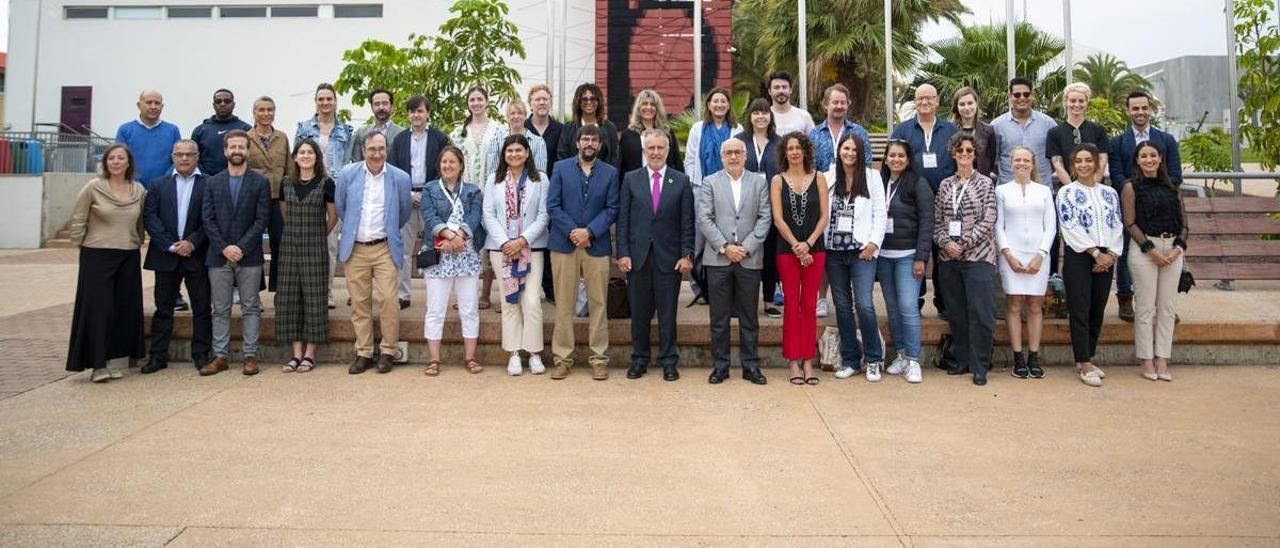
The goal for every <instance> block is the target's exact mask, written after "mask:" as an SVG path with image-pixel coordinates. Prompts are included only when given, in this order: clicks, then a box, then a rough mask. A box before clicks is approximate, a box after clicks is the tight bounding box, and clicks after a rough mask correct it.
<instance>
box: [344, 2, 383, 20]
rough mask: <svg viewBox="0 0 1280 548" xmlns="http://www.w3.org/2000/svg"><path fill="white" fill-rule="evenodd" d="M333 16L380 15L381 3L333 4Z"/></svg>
mask: <svg viewBox="0 0 1280 548" xmlns="http://www.w3.org/2000/svg"><path fill="white" fill-rule="evenodd" d="M333 16H334V17H335V18H353V17H382V4H334V6H333Z"/></svg>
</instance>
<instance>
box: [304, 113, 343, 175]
mask: <svg viewBox="0 0 1280 548" xmlns="http://www.w3.org/2000/svg"><path fill="white" fill-rule="evenodd" d="M352 132H353V130H352V129H351V126H350V125H349V124H347V123H346V122H343V121H342V120H337V121H336V122H334V124H333V131H331V132H329V153H328V154H326V155H325V166H324V167H325V168H326V169H327V171H328V172H329V176H330V177H333V179H334V180H335V181H336V180H338V174H339V173H342V168H343V167H345V166H346V165H347V161H348V160H349V159H350V155H351V134H352ZM303 139H311V140H313V141H315V142H317V143H319V142H320V126H319V125H318V124H316V117H315V115H314V114H313V115H312V116H311V118H308V119H306V120H303V121H301V122H298V131H297V132H296V133H295V134H294V137H293V142H294V143H297V142H299V141H301V140H303Z"/></svg>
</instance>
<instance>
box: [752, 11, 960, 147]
mask: <svg viewBox="0 0 1280 548" xmlns="http://www.w3.org/2000/svg"><path fill="white" fill-rule="evenodd" d="M806 6H807V9H808V11H807V13H806V17H807V27H808V28H807V29H806V30H807V31H808V34H807V35H806V40H807V41H808V50H809V61H808V67H807V70H808V73H809V76H810V78H809V92H810V93H809V100H810V101H809V102H810V104H816V103H817V102H818V101H817V99H818V98H819V96H820V95H821V93H822V90H823V88H825V87H826V86H827V85H829V84H832V83H834V82H841V83H843V84H844V85H846V86H848V87H849V89H850V91H851V93H852V94H853V96H852V97H850V98H849V102H850V105H849V113H850V116H851V117H853V118H854V119H857V120H861V121H863V122H869V121H871V120H874V119H877V118H878V117H879V116H880V115H881V113H882V112H883V111H884V109H883V103H882V101H883V99H882V98H881V94H880V90H881V89H883V85H884V78H886V77H892V75H886V74H884V54H885V52H884V3H883V2H882V1H881V0H809V2H807V4H806ZM795 10H796V3H795V1H794V0H742V1H739V2H737V3H736V4H734V8H733V18H734V44H735V47H738V48H739V49H740V50H747V54H748V55H747V56H748V58H749V59H751V62H752V63H753V64H754V65H755V67H756V70H759V71H761V73H760V74H755V73H750V72H748V73H747V76H746V80H748V81H740V83H741V85H739V84H735V87H736V88H738V89H740V90H749V91H751V92H753V93H759V87H758V86H759V78H760V77H761V76H763V74H765V73H767V72H769V71H772V70H779V69H781V70H788V71H791V73H792V74H795V73H796V72H797V62H798V61H797V59H796V57H797V56H796V51H797V47H798V42H797V37H796V30H797V29H796V27H797V25H796V13H795ZM964 13H968V10H967V9H966V8H965V7H964V5H963V4H962V3H961V2H960V1H959V0H897V1H895V2H893V28H892V29H891V30H892V34H893V62H894V70H895V72H899V73H903V72H908V71H910V70H912V69H914V68H915V67H916V66H917V65H918V64H919V63H920V62H921V61H922V60H923V59H924V58H925V57H926V56H927V54H928V51H929V50H928V48H927V47H926V46H925V45H924V44H923V43H922V42H921V40H920V32H921V30H922V29H923V27H924V26H925V25H926V24H928V23H936V22H940V21H949V22H951V23H953V24H956V25H959V24H960V20H959V17H960V15H962V14H964ZM756 50H758V51H756ZM751 79H754V80H755V81H756V83H755V84H754V85H755V86H756V87H755V89H751V87H752V83H751V82H749V80H751Z"/></svg>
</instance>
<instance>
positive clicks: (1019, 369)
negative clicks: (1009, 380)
mask: <svg viewBox="0 0 1280 548" xmlns="http://www.w3.org/2000/svg"><path fill="white" fill-rule="evenodd" d="M1013 376H1015V377H1017V378H1019V379H1025V378H1027V377H1029V376H1031V370H1030V369H1027V362H1025V361H1023V359H1022V352H1014V353H1013Z"/></svg>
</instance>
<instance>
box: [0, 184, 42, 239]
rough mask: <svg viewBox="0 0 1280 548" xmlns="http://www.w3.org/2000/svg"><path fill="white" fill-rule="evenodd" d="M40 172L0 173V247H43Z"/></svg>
mask: <svg viewBox="0 0 1280 548" xmlns="http://www.w3.org/2000/svg"><path fill="white" fill-rule="evenodd" d="M43 193H44V177H43V176H41V175H5V176H0V249H36V248H39V247H40V215H41V211H42V208H41V200H42V198H43Z"/></svg>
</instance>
